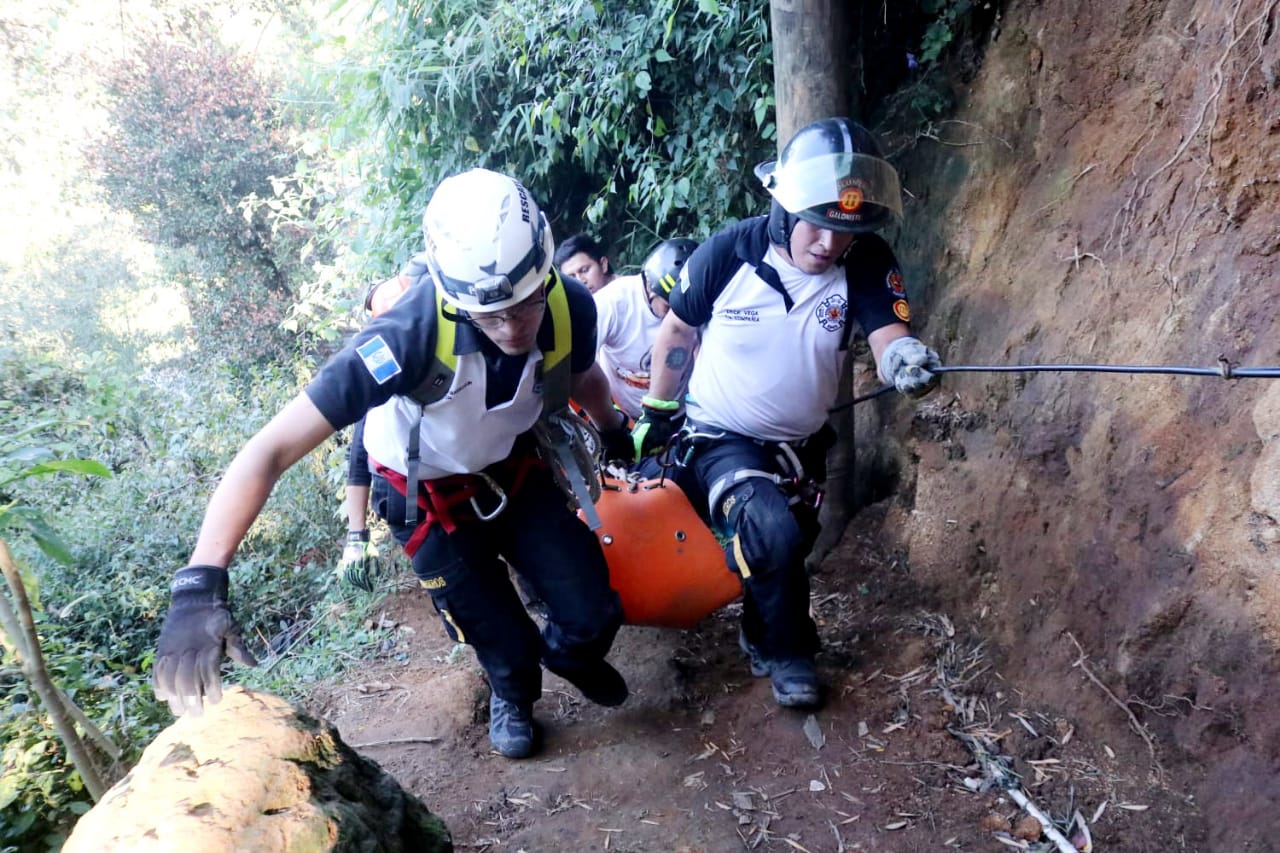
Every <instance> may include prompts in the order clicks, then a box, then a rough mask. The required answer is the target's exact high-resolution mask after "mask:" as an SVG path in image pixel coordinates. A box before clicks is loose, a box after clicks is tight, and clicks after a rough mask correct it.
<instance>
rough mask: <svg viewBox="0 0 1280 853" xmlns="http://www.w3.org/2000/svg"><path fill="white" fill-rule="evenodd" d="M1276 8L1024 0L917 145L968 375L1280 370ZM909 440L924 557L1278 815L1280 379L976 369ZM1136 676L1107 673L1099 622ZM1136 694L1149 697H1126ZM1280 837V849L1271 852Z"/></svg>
mask: <svg viewBox="0 0 1280 853" xmlns="http://www.w3.org/2000/svg"><path fill="white" fill-rule="evenodd" d="M1278 15H1280V12H1278V10H1277V3H1276V2H1262V0H1239V1H1237V0H1232V2H1225V3H1224V2H1210V0H1172V2H1159V0H1132V2H1115V0H1086V2H1079V3H1070V4H1068V3H1037V2H1011V3H1008V4H1006V7H1005V8H1004V10H1003V12H1002V15H1001V18H1000V21H999V26H998V29H997V32H996V33H995V35H994V38H993V39H992V41H991V42H990V43H989V44H988V45H987V46H986V50H985V56H984V59H983V61H982V64H981V67H980V69H979V70H978V71H977V73H976V75H975V76H973V78H972V79H971V80H970V81H969V82H968V83H967V84H966V85H965V86H964V88H963V90H962V91H960V92H959V94H960V96H961V99H962V103H963V107H962V110H961V111H960V113H959V114H958V115H957V116H956V117H955V120H953V121H947V122H942V123H937V124H935V125H933V126H931V127H928V128H925V129H924V130H922V131H921V132H920V133H919V134H917V135H915V136H914V137H903V138H900V139H898V140H897V143H898V144H899V146H900V147H901V146H906V148H907V150H908V153H906V154H905V156H904V157H903V159H902V161H901V162H903V165H904V168H903V179H904V187H905V189H906V190H907V191H908V192H909V194H910V197H911V198H910V204H909V206H908V211H907V226H906V228H904V230H903V232H902V233H901V234H900V235H899V236H898V238H897V239H896V241H895V242H896V245H897V247H898V249H899V252H900V254H901V255H902V257H903V260H904V263H905V264H906V266H907V267H908V277H909V279H910V282H911V288H912V295H913V304H914V305H915V306H917V315H918V319H917V321H916V323H915V325H916V328H917V331H918V333H919V334H920V336H921V337H922V338H925V339H926V340H928V341H930V342H931V343H934V344H935V345H936V346H937V348H938V349H939V350H940V351H941V353H942V356H943V359H944V361H945V362H948V363H951V364H977V365H982V364H996V365H1007V364H1019V363H1022V364H1035V363H1049V362H1098V363H1112V364H1126V363H1132V364H1172V365H1195V366H1214V365H1215V364H1217V363H1218V359H1219V358H1220V357H1225V358H1227V359H1229V360H1230V361H1231V362H1232V363H1233V364H1236V365H1239V366H1258V365H1276V364H1280V277H1278V273H1280V217H1278V216H1277V214H1278V213H1280V210H1278V208H1280V88H1278V86H1280V37H1277V36H1276V34H1275V33H1274V29H1275V27H1276V25H1277V23H1278V20H1277V19H1278ZM871 405H874V406H875V407H876V409H877V410H878V411H877V414H878V416H879V417H880V418H881V419H883V420H884V422H885V423H886V425H887V428H888V429H890V430H891V431H893V432H894V433H895V434H896V435H898V436H899V437H901V438H902V445H901V452H902V455H903V459H902V461H903V463H904V464H903V474H904V480H903V482H902V483H901V485H900V488H899V491H898V494H897V497H896V498H895V499H894V500H895V506H894V508H893V510H892V511H891V512H890V513H889V521H888V524H887V526H886V531H885V532H886V535H888V536H891V537H895V538H896V539H898V541H899V542H900V545H901V547H902V548H903V549H904V551H905V552H906V554H907V557H908V559H909V562H910V565H911V568H912V571H913V572H914V573H915V574H916V575H917V576H918V577H919V578H920V579H922V580H923V581H925V582H926V583H927V584H928V585H929V586H930V588H932V589H934V590H936V591H937V593H938V594H939V596H940V597H941V598H942V599H943V600H946V601H951V602H953V603H954V605H955V607H956V609H957V610H958V611H959V612H961V613H962V614H964V616H965V617H966V618H968V619H970V620H972V621H974V622H976V623H977V624H979V625H981V626H983V627H984V630H986V631H987V632H988V633H989V634H990V635H991V636H992V638H993V639H994V640H996V641H997V642H998V643H999V645H1000V647H1001V649H1002V652H1003V655H1004V658H1005V659H1004V661H1003V666H1004V667H1005V670H1006V672H1008V673H1012V674H1015V675H1017V676H1018V677H1019V678H1020V679H1022V680H1023V682H1024V683H1026V684H1031V685H1034V687H1035V689H1037V690H1040V691H1043V696H1044V697H1045V698H1046V700H1050V701H1055V702H1061V703H1064V704H1065V706H1066V707H1069V708H1074V709H1075V710H1076V711H1077V712H1078V713H1079V714H1080V716H1081V718H1082V719H1085V720H1092V721H1093V725H1094V726H1095V727H1096V729H1097V730H1098V731H1099V732H1109V733H1110V735H1109V736H1111V737H1112V741H1113V742H1115V741H1122V740H1124V739H1125V738H1126V731H1125V730H1126V726H1127V723H1128V720H1127V719H1126V713H1125V711H1126V709H1127V711H1128V712H1131V713H1132V714H1133V715H1134V716H1135V717H1136V719H1137V720H1138V721H1140V722H1141V724H1142V725H1143V726H1145V727H1146V731H1147V732H1148V733H1149V736H1150V738H1151V740H1152V746H1153V748H1154V750H1151V749H1147V748H1146V747H1145V746H1144V743H1143V741H1141V740H1139V739H1138V735H1137V734H1136V733H1134V732H1128V733H1127V738H1128V740H1129V742H1130V743H1131V744H1134V745H1136V750H1135V753H1134V755H1135V760H1144V759H1147V758H1151V756H1150V755H1147V754H1148V753H1151V752H1152V751H1154V760H1152V761H1151V764H1152V774H1153V778H1155V779H1161V778H1163V779H1166V780H1167V781H1168V784H1170V785H1172V786H1174V787H1175V788H1179V789H1180V790H1183V791H1185V792H1186V793H1187V794H1188V795H1189V796H1191V797H1193V798H1194V800H1195V801H1197V802H1198V804H1199V807H1200V808H1202V809H1203V810H1204V811H1205V813H1206V814H1210V815H1212V816H1213V818H1212V823H1213V825H1214V829H1213V833H1214V837H1213V839H1212V840H1213V845H1214V848H1215V849H1221V850H1243V849H1264V848H1263V847H1259V846H1257V845H1258V844H1259V842H1258V840H1257V839H1259V838H1262V837H1264V836H1265V834H1266V830H1268V829H1269V830H1272V831H1274V830H1276V829H1280V714H1278V713H1277V711H1276V707H1275V698H1276V697H1278V696H1280V669H1278V667H1277V663H1276V660H1277V655H1276V652H1277V646H1278V645H1280V607H1278V606H1277V605H1278V604H1280V438H1278V436H1280V382H1277V381H1275V380H1267V379H1246V380H1234V381H1223V380H1222V379H1220V378H1194V377H1170V376H1115V375H1098V374H1073V373H1046V374H1018V375H993V374H965V375H954V374H953V375H949V376H948V377H946V382H945V385H944V388H943V390H942V392H941V393H939V394H937V395H935V397H934V398H933V399H932V400H931V401H930V402H928V403H927V404H926V405H923V406H915V407H913V406H910V405H907V404H905V403H903V402H902V401H897V400H891V399H882V400H879V401H877V402H876V403H874V404H871ZM1072 638H1075V639H1076V640H1077V641H1078V642H1079V643H1080V645H1081V647H1082V648H1083V650H1084V651H1085V653H1087V654H1088V655H1089V658H1090V661H1091V662H1092V663H1091V665H1092V667H1093V668H1094V671H1096V672H1097V673H1098V674H1099V676H1100V677H1101V679H1102V680H1103V681H1104V683H1105V684H1106V686H1107V687H1108V688H1109V689H1110V690H1111V691H1112V692H1113V694H1114V698H1112V697H1108V696H1107V695H1106V694H1105V693H1104V691H1103V690H1101V689H1100V688H1099V687H1098V686H1097V685H1094V684H1092V683H1090V682H1087V681H1086V680H1085V679H1084V678H1083V677H1082V674H1081V671H1080V670H1079V669H1078V668H1073V666H1072V664H1073V662H1075V661H1077V660H1078V659H1079V652H1077V650H1076V648H1075V646H1074V644H1073V643H1072V642H1071V639H1072ZM1121 705H1123V706H1124V707H1123V708H1122V707H1120V706H1121ZM1265 849H1271V848H1265Z"/></svg>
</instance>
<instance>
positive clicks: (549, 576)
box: [372, 466, 622, 708]
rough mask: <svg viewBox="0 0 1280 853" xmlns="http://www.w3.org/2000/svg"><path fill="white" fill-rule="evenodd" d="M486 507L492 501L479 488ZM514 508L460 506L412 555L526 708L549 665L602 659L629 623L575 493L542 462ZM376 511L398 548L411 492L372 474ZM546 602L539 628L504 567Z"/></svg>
mask: <svg viewBox="0 0 1280 853" xmlns="http://www.w3.org/2000/svg"><path fill="white" fill-rule="evenodd" d="M479 500H480V501H481V507H482V508H483V509H485V510H486V511H488V509H489V508H490V507H492V506H493V505H494V503H495V502H494V500H493V497H492V495H490V494H488V492H487V491H485V490H483V489H482V494H481V496H480V498H479ZM508 501H509V502H508V504H507V508H506V509H505V510H504V511H503V512H502V513H501V514H499V515H498V516H497V517H496V518H493V519H492V520H490V521H480V520H479V519H477V518H475V517H474V515H472V514H471V513H470V511H469V508H468V509H467V510H465V511H464V507H466V506H467V505H466V504H463V505H459V506H458V507H456V509H457V510H458V511H457V512H456V513H455V517H454V520H455V521H456V523H457V529H456V530H455V531H454V532H453V533H447V532H445V530H444V528H443V527H441V526H440V525H439V524H436V525H433V526H432V528H431V530H430V531H429V532H428V533H427V536H426V539H425V540H424V541H423V543H422V545H421V547H420V548H419V549H418V552H417V554H416V555H415V556H414V558H413V571H414V574H416V575H417V576H418V580H419V582H420V583H421V584H422V586H423V587H424V588H425V589H426V590H427V591H428V592H429V593H430V594H431V600H432V602H433V603H434V604H435V607H436V610H437V612H439V614H440V617H441V619H443V620H444V623H445V629H446V630H447V631H448V633H449V636H450V637H452V638H453V639H454V640H455V641H457V642H459V643H467V644H469V645H470V646H472V647H473V648H475V650H476V657H477V658H479V660H480V665H481V666H482V667H484V671H485V674H486V675H488V677H489V684H490V686H491V687H492V688H493V692H494V693H496V694H497V695H498V696H499V697H501V698H503V699H506V700H507V701H509V702H515V703H516V704H518V705H521V706H523V707H526V708H527V707H529V706H530V705H532V703H533V702H534V701H535V700H537V699H538V697H539V696H541V694H542V667H541V663H542V662H543V661H546V662H547V663H548V665H550V666H557V665H559V666H562V667H563V668H566V669H571V668H574V664H579V665H580V664H581V663H582V662H584V661H591V660H599V659H603V658H604V656H605V655H606V654H608V652H609V647H610V646H611V645H612V644H613V638H614V636H615V635H616V634H617V632H618V626H619V625H621V624H622V603H621V601H620V600H619V599H618V594H617V593H616V592H614V590H613V589H612V588H611V587H610V586H609V567H608V565H607V564H606V562H605V558H604V552H603V551H602V550H601V549H600V542H599V540H598V539H596V536H595V534H594V533H592V532H591V530H590V529H588V528H587V526H586V525H585V524H583V523H582V521H580V520H579V519H578V517H577V516H576V515H574V513H573V512H571V511H570V510H569V508H568V499H567V498H566V496H565V494H564V493H563V492H562V491H560V489H559V487H557V486H556V485H555V482H554V481H553V480H552V478H551V473H550V472H549V471H548V470H547V469H546V468H544V467H541V466H537V467H534V468H532V469H531V470H530V471H529V472H528V474H527V476H526V477H525V480H524V483H523V484H522V485H521V487H520V489H519V490H518V491H516V492H515V493H514V494H510V493H508ZM372 503H373V507H374V511H375V512H376V513H377V514H378V515H379V516H380V517H381V518H383V519H384V520H386V521H387V523H388V525H389V526H390V527H391V532H392V533H393V534H394V535H395V537H396V540H397V541H398V542H400V544H401V545H403V544H405V543H406V542H407V541H408V540H409V537H410V536H411V535H412V534H413V531H414V528H409V527H405V526H404V524H403V522H404V496H403V495H401V494H400V493H399V492H397V491H396V490H395V489H393V488H392V487H391V486H390V485H389V484H388V483H387V481H386V480H385V479H384V478H383V477H381V476H375V477H374V483H373V489H372ZM501 558H505V559H506V561H507V563H510V565H511V567H512V568H514V569H515V571H516V572H517V573H518V574H519V575H520V576H521V578H522V579H523V580H525V581H526V582H527V583H528V585H529V586H530V587H531V588H532V589H533V591H534V592H535V593H537V595H538V597H539V598H541V599H542V601H543V602H544V603H545V604H546V606H547V611H548V613H549V615H550V618H549V619H548V621H547V624H546V627H545V628H543V629H542V631H541V632H539V631H538V626H537V625H536V624H535V623H534V621H533V619H532V618H530V616H529V614H528V612H527V611H526V610H525V608H524V605H523V604H522V603H521V601H520V597H519V595H518V594H517V592H516V590H515V588H514V586H513V585H512V583H511V578H510V575H509V574H508V571H507V563H504V562H503V561H502V559H501Z"/></svg>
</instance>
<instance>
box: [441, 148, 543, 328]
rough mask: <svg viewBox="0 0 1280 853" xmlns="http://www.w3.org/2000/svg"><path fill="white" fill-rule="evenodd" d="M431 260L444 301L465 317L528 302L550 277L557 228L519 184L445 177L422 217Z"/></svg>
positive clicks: (477, 174) (479, 176)
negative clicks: (554, 228)
mask: <svg viewBox="0 0 1280 853" xmlns="http://www.w3.org/2000/svg"><path fill="white" fill-rule="evenodd" d="M422 233H423V236H424V237H425V238H426V244H427V245H426V252H425V255H426V260H427V266H428V267H429V268H430V270H431V276H432V278H433V279H435V283H436V287H438V288H439V289H440V294H441V296H443V297H444V300H445V301H446V302H448V303H449V304H451V305H453V306H454V307H456V308H459V309H461V310H463V311H468V312H475V313H487V312H491V311H501V310H502V309H503V308H508V307H510V306H512V305H515V304H516V303H518V302H522V301H524V300H525V299H526V298H528V297H529V296H530V295H531V294H533V292H534V291H536V290H537V289H538V288H539V287H541V286H542V283H543V282H544V281H545V280H546V278H547V274H548V273H549V272H551V255H552V252H553V251H554V249H555V241H554V239H553V238H552V236H551V226H550V225H548V224H547V218H546V216H544V215H543V213H542V211H541V210H539V209H538V205H537V203H536V202H534V200H533V198H532V197H530V195H529V191H528V190H526V189H525V188H524V185H522V184H521V183H520V182H519V181H517V180H516V179H515V178H510V177H508V176H506V175H501V174H499V173H497V172H491V171H489V170H488V169H471V170H469V171H466V172H463V173H461V174H459V175H453V176H450V177H448V178H445V179H444V180H443V181H441V182H440V185H439V186H438V187H436V190H435V192H434V193H432V194H431V201H429V202H427V209H426V212H424V213H423V214H422Z"/></svg>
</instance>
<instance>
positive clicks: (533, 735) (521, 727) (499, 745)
mask: <svg viewBox="0 0 1280 853" xmlns="http://www.w3.org/2000/svg"><path fill="white" fill-rule="evenodd" d="M489 743H490V744H492V745H493V748H494V750H495V751H496V752H498V753H499V754H501V755H505V756H506V757H507V758H528V757H529V756H530V755H533V753H534V752H535V751H536V750H537V748H538V724H537V723H535V722H534V721H533V709H532V708H525V707H522V706H520V705H517V704H516V703H515V702H508V701H507V700H506V699H503V698H501V697H500V696H498V694H496V693H491V694H489Z"/></svg>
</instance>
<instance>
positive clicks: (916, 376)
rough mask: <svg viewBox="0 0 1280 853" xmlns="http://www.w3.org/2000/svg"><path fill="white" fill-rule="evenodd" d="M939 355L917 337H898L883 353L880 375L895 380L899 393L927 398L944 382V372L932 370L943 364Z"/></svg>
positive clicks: (895, 386)
mask: <svg viewBox="0 0 1280 853" xmlns="http://www.w3.org/2000/svg"><path fill="white" fill-rule="evenodd" d="M941 366H942V360H941V359H940V358H938V354H937V353H936V352H934V351H933V350H931V349H929V348H928V347H927V346H925V345H924V344H923V343H921V342H920V341H919V340H918V339H917V338H913V337H910V336H907V337H903V338H895V339H894V340H892V341H890V342H889V345H888V346H887V347H885V348H884V352H883V353H882V354H881V355H880V375H881V376H883V377H884V378H885V379H887V380H889V381H890V382H892V383H893V387H894V388H896V389H897V390H898V393H899V394H906V395H907V396H908V397H913V398H914V397H923V396H924V395H925V394H928V393H929V392H930V391H932V390H933V389H934V388H937V387H938V383H939V382H940V381H941V376H940V374H937V373H932V372H931V371H932V369H933V368H935V367H941Z"/></svg>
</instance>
